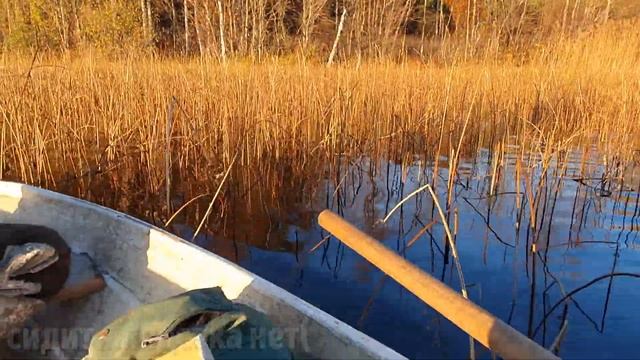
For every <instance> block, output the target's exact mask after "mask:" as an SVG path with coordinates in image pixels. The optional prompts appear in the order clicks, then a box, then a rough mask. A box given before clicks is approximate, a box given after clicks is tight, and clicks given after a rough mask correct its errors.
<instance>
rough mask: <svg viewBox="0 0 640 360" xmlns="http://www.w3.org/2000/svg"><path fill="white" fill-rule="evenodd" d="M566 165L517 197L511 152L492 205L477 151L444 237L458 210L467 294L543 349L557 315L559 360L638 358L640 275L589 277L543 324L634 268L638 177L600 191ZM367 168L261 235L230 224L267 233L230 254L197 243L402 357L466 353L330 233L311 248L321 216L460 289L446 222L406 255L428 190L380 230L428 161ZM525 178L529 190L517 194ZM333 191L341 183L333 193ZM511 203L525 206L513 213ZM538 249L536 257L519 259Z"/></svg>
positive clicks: (207, 242) (215, 244)
mask: <svg viewBox="0 0 640 360" xmlns="http://www.w3.org/2000/svg"><path fill="white" fill-rule="evenodd" d="M568 159H569V161H568V163H567V164H566V166H563V164H562V163H558V162H554V163H553V166H552V168H551V169H550V170H549V171H548V172H547V175H546V176H547V177H546V185H544V184H543V186H541V187H540V188H538V184H539V183H540V181H541V180H540V179H541V176H542V175H541V174H542V172H541V170H540V168H539V167H538V168H535V169H534V171H532V172H527V173H522V174H520V176H519V179H520V181H521V184H522V186H521V187H520V190H519V191H518V189H517V187H516V179H517V176H516V172H515V160H514V157H513V156H509V155H507V156H506V157H505V161H504V163H503V165H504V166H502V167H501V173H500V177H499V180H497V181H495V182H494V183H495V187H494V190H493V194H495V195H494V196H489V194H490V187H491V174H492V166H491V164H492V162H491V158H490V154H489V153H488V152H487V151H480V152H479V153H478V154H477V156H476V157H475V158H472V159H467V160H466V161H465V162H463V163H462V164H461V165H460V171H459V177H458V179H457V180H456V186H455V194H454V201H453V202H452V206H451V211H450V214H451V218H450V223H451V226H452V228H453V227H454V225H453V224H454V222H455V221H454V215H453V214H455V213H456V212H457V218H458V220H457V223H458V226H457V228H458V231H457V235H456V242H457V248H458V251H459V256H460V259H461V264H462V269H463V273H464V277H465V280H466V282H467V285H468V290H469V294H470V298H471V300H472V301H474V302H476V303H478V304H479V305H481V306H482V307H484V308H485V309H487V310H488V311H490V312H491V313H493V314H494V315H496V316H497V317H499V318H501V319H503V320H504V321H506V322H508V323H510V324H511V325H512V326H514V327H515V328H516V329H518V330H519V331H521V332H523V333H524V334H531V335H532V336H533V337H534V339H535V340H536V341H537V342H539V343H543V344H544V345H545V346H547V347H548V346H549V345H550V344H551V343H552V342H553V341H554V339H555V338H556V336H557V335H558V333H559V329H560V327H561V325H562V321H563V318H564V319H566V321H568V327H567V332H566V336H565V337H564V340H563V341H562V342H561V346H560V351H559V355H560V356H562V357H565V358H603V357H608V358H638V357H640V350H638V348H637V347H636V346H635V343H634V341H637V339H640V326H639V325H638V324H640V311H638V310H639V307H638V305H637V304H638V303H640V286H639V285H640V279H639V278H633V277H627V276H622V275H620V276H615V277H609V278H604V279H603V280H600V281H597V282H595V283H594V284H593V285H591V286H588V287H586V288H585V289H584V290H581V291H579V292H577V293H576V294H575V295H574V296H572V299H573V302H571V301H569V302H566V304H567V308H566V314H565V311H564V305H560V306H558V307H557V308H556V309H555V310H554V311H553V312H551V313H550V314H549V316H548V318H547V320H546V321H545V322H542V323H541V321H542V320H543V316H544V314H545V313H547V312H550V309H551V306H553V305H554V304H556V303H557V302H559V301H560V300H561V299H562V297H563V291H564V293H567V292H570V291H572V290H574V289H577V288H579V287H581V286H584V285H585V284H587V283H589V282H590V281H591V280H593V279H596V278H597V277H599V276H603V275H605V276H606V275H607V274H611V273H635V274H638V273H640V250H639V249H640V240H639V239H638V229H639V228H640V208H639V206H638V201H639V199H638V197H639V195H638V191H637V190H638V183H639V182H640V181H639V180H640V177H639V176H638V174H637V173H636V169H628V170H626V172H625V173H624V183H621V182H619V181H613V180H607V181H604V182H603V181H602V174H603V172H606V171H607V168H606V167H605V166H601V165H598V162H597V161H595V162H594V163H588V162H586V163H581V162H580V161H579V154H570V156H569V157H568ZM443 160H444V159H443ZM370 165H371V164H370V163H369V162H368V161H367V160H362V161H361V163H360V164H359V167H358V170H357V171H353V167H352V166H350V167H348V168H345V170H349V169H350V171H345V172H344V173H345V174H347V175H345V176H344V177H342V178H341V181H336V180H327V181H326V183H325V186H324V188H322V189H320V190H318V191H316V193H315V195H314V196H313V197H312V199H313V201H312V203H310V204H307V205H306V208H303V210H300V206H299V205H298V206H296V207H295V208H296V210H291V211H293V212H295V211H299V212H304V213H305V214H307V215H305V216H306V217H305V216H302V215H301V216H290V217H288V218H285V219H283V218H282V217H281V218H278V217H276V216H271V215H269V226H268V227H260V226H258V224H259V223H260V220H259V219H253V222H246V223H242V222H239V223H238V224H236V226H237V227H238V229H243V228H245V229H249V228H252V229H254V230H255V228H258V229H268V230H267V231H266V232H267V234H263V235H262V236H260V231H261V230H258V231H252V230H247V231H246V233H245V235H244V240H242V236H238V237H237V240H236V241H234V243H233V245H229V244H230V241H229V239H225V238H222V237H216V238H214V239H210V238H209V239H204V240H203V239H200V241H201V242H202V245H203V246H207V247H209V248H211V249H212V250H214V251H216V252H218V253H222V254H224V255H225V256H227V257H229V258H231V259H233V260H235V261H237V262H238V263H239V264H240V265H242V266H243V267H245V268H247V269H249V270H250V271H253V272H255V273H257V274H259V275H261V276H263V277H265V278H266V279H268V280H270V281H272V282H274V283H275V284H277V285H279V286H281V287H283V288H285V289H287V290H289V291H290V292H292V293H293V294H295V295H297V296H299V297H301V298H303V299H305V300H306V301H308V302H310V303H312V304H314V305H316V306H317V307H319V308H321V309H323V310H325V311H326V312H328V313H330V314H332V315H334V316H336V317H337V318H339V319H341V320H343V321H345V322H347V323H348V324H350V325H352V326H354V327H356V328H359V329H361V330H362V331H364V332H365V333H367V334H369V335H371V336H372V337H374V338H376V339H378V340H380V341H381V342H382V343H384V344H386V345H388V346H390V347H392V348H394V349H395V350H397V351H398V352H400V353H402V354H404V355H406V356H409V357H411V358H465V357H468V356H469V344H468V338H467V336H466V335H465V334H464V333H463V332H462V331H460V330H459V329H457V328H456V327H455V326H454V325H452V324H451V323H449V322H448V321H447V320H446V319H444V318H442V317H441V316H439V315H438V314H437V313H435V312H434V311H433V310H432V309H430V308H429V307H428V306H427V305H425V304H423V303H421V302H420V301H418V300H417V298H415V297H414V296H413V295H412V294H410V293H409V292H407V291H405V290H403V289H402V288H401V287H400V286H399V285H397V284H396V283H395V282H394V281H393V280H390V279H386V280H385V279H384V276H383V274H381V272H380V271H378V270H377V269H376V268H374V267H373V266H371V265H370V264H369V263H368V262H367V261H366V260H364V259H362V258H361V257H360V256H359V255H357V254H356V253H354V252H353V251H352V250H350V249H348V248H345V247H344V246H343V245H341V244H340V243H339V242H338V241H337V240H336V239H333V238H330V239H328V240H327V241H325V242H322V243H321V244H320V245H319V246H317V244H318V243H319V242H320V241H321V240H322V239H323V238H324V237H325V236H326V235H327V233H326V232H323V231H322V230H321V229H319V228H318V226H317V225H315V221H313V219H314V217H312V216H315V215H317V213H318V212H319V211H321V210H323V209H325V208H327V207H328V208H331V209H333V210H334V211H337V212H339V213H340V214H342V215H343V216H344V217H345V218H346V219H347V220H349V221H351V222H353V223H354V224H356V225H357V226H358V227H360V228H361V229H363V230H364V231H366V232H368V233H370V234H372V235H373V236H374V237H376V238H377V239H379V240H380V241H383V242H384V243H385V244H386V245H387V246H388V247H389V248H392V249H394V250H396V251H398V252H399V253H404V255H405V256H406V258H407V259H408V260H409V261H411V262H412V263H414V264H416V265H417V266H419V267H420V268H422V269H423V270H425V271H427V272H429V273H431V274H432V275H434V276H435V277H437V278H442V279H443V280H444V281H445V282H446V283H447V284H449V285H450V286H451V287H453V288H455V289H459V283H458V277H457V275H456V274H455V267H454V266H452V265H453V263H452V262H449V264H448V265H445V263H444V256H443V254H442V250H443V249H444V230H443V226H442V224H440V223H438V224H436V225H434V226H433V227H432V228H431V229H430V231H429V232H427V233H425V234H424V235H422V236H421V237H420V238H419V239H418V240H417V241H416V242H415V243H414V244H413V245H412V246H411V247H408V248H407V247H406V246H407V243H408V242H409V241H410V240H411V239H412V238H413V237H414V236H415V235H416V233H418V231H420V230H421V229H422V227H423V226H424V225H426V224H428V223H430V222H431V221H432V220H433V219H434V218H437V211H436V212H432V207H433V202H432V201H431V199H430V197H429V196H428V193H427V192H422V193H420V194H419V195H417V196H415V197H414V198H412V199H411V200H409V201H407V202H406V203H404V205H403V206H402V207H401V208H400V209H398V210H397V211H396V212H395V213H394V214H393V215H392V216H391V218H390V220H389V221H388V222H387V223H385V224H381V223H379V220H380V219H382V218H384V217H385V216H386V214H387V213H388V212H389V211H390V210H391V208H393V207H394V206H395V205H396V204H397V203H399V202H400V200H401V199H403V198H404V197H405V196H407V195H408V194H409V193H411V192H413V191H414V190H415V189H417V188H419V187H420V186H422V185H424V184H425V183H430V182H432V180H433V172H432V164H427V166H425V164H423V163H419V162H416V163H413V164H410V166H405V167H402V166H401V165H398V164H393V163H382V164H377V169H376V172H375V173H371V172H370V171H368V169H370V168H371V167H370ZM442 165H443V166H445V165H446V161H444V162H443V163H442ZM425 167H426V168H427V170H425ZM447 176H448V173H447V169H446V168H441V169H440V174H439V177H438V179H439V180H438V184H439V185H438V186H437V189H438V196H439V199H440V202H441V203H443V204H444V202H445V199H446V189H445V185H446V178H447ZM579 178H581V179H582V180H578V179H579ZM529 179H531V185H526V184H528V183H529ZM336 183H340V187H339V188H338V190H336ZM526 186H528V189H533V190H532V191H533V193H532V195H531V198H533V196H534V195H535V194H538V196H539V200H538V213H537V216H536V219H537V221H536V228H537V229H539V231H538V232H537V235H535V234H536V231H535V230H532V229H531V221H530V214H529V210H528V209H530V207H529V206H530V204H529V203H530V201H528V200H525V199H527V196H525V195H523V192H524V191H525V190H524V189H525V187H526ZM528 191H529V190H528ZM518 192H519V193H520V195H518ZM517 198H520V204H519V206H520V208H523V209H525V210H523V211H522V215H519V213H520V210H519V206H518V204H517V201H516V199H517ZM465 199H466V200H465ZM267 211H268V209H267ZM432 214H433V215H434V216H435V217H434V216H432ZM294 215H296V214H294ZM230 216H233V215H230ZM301 218H305V219H307V220H305V221H302V220H300V219H301ZM309 219H311V220H309ZM518 219H521V220H520V228H519V229H517V228H516V223H517V222H518ZM540 219H544V220H542V221H540ZM487 222H488V224H487ZM528 228H529V231H527V229H528ZM238 231H240V230H238ZM249 237H250V238H251V239H248V238H249ZM498 239H500V240H501V241H502V242H501V241H499V240H498ZM534 240H535V241H536V244H537V245H536V248H537V250H538V254H539V257H538V256H537V255H532V253H531V252H527V251H525V249H527V248H528V247H527V244H528V246H529V247H530V246H531V242H532V241H534ZM504 243H506V244H508V245H505V244H504ZM314 247H316V249H313V248H314ZM312 249H313V250H312ZM534 256H535V257H536V258H535V271H534V269H533V262H534V259H533V257H534ZM545 264H546V270H545ZM534 277H535V285H534V284H533V283H534V280H533V279H534ZM554 279H556V280H554ZM560 284H561V285H560ZM532 293H533V296H532ZM532 299H533V301H532ZM563 314H564V315H563ZM565 316H566V317H565ZM536 329H537V331H535V336H534V330H536ZM476 351H477V353H478V357H479V358H490V353H489V352H487V351H486V350H484V349H482V347H481V346H480V345H477V347H476Z"/></svg>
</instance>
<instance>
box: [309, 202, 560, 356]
mask: <svg viewBox="0 0 640 360" xmlns="http://www.w3.org/2000/svg"><path fill="white" fill-rule="evenodd" d="M318 222H319V224H320V226H322V227H323V228H324V229H326V230H327V231H329V232H330V233H331V234H333V235H334V236H335V237H336V238H338V239H339V240H340V241H342V242H343V243H345V244H346V245H347V246H349V247H350V248H351V249H353V250H354V251H355V252H357V253H358V254H360V255H361V256H362V257H364V258H365V259H367V260H368V261H369V262H371V263H372V264H373V265H375V266H377V267H378V268H379V269H380V270H382V271H384V272H385V273H386V274H387V275H389V276H390V277H391V278H392V279H394V280H395V281H397V282H398V283H400V285H402V286H404V287H405V288H406V289H407V290H409V291H410V292H412V293H413V294H414V295H415V296H417V297H418V298H419V299H420V300H422V301H424V302H425V303H426V304H427V305H429V306H431V307H432V308H433V309H434V310H436V311H437V312H439V313H440V314H441V315H442V316H444V317H445V318H447V319H449V320H450V321H451V322H452V323H453V324H455V325H456V326H457V327H459V328H460V329H462V331H464V332H466V333H467V334H469V335H471V336H472V337H473V338H474V339H476V340H477V341H478V342H479V343H481V344H482V345H484V346H486V347H487V348H488V349H491V350H492V351H494V352H495V353H496V354H498V355H499V356H501V357H503V358H505V359H558V357H557V356H555V355H554V354H553V353H551V352H550V351H548V350H547V349H545V348H543V347H542V346H540V345H538V344H537V343H536V342H534V341H533V340H531V339H529V338H528V337H526V336H524V335H523V334H521V333H520V332H518V331H517V330H515V329H514V328H512V327H511V326H509V325H507V324H506V323H505V322H503V321H502V320H500V319H498V318H496V317H495V316H493V315H491V314H490V313H489V312H487V311H486V310H484V309H483V308H481V307H480V306H478V305H476V304H474V303H473V302H471V301H469V300H467V299H465V298H463V297H462V296H461V295H460V294H458V293H457V292H455V291H454V290H453V289H451V288H450V287H448V286H447V285H445V284H444V283H442V282H440V281H439V280H437V279H435V278H434V277H432V276H431V275H429V274H427V273H425V272H424V271H422V270H420V269H419V268H418V267H417V266H415V265H413V264H411V263H410V262H408V261H407V260H405V259H404V258H402V257H401V256H399V255H398V254H396V253H395V252H393V251H391V250H389V249H387V247H385V246H384V245H383V244H382V243H380V242H379V241H377V240H376V239H374V238H372V237H370V236H369V235H367V234H365V233H363V232H362V231H360V230H358V229H357V228H356V227H354V226H353V225H351V224H350V223H348V222H347V221H345V220H344V219H343V218H341V217H340V216H338V215H337V214H335V213H333V212H331V211H329V210H325V211H323V212H322V213H320V215H319V216H318Z"/></svg>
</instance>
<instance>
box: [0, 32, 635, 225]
mask: <svg viewBox="0 0 640 360" xmlns="http://www.w3.org/2000/svg"><path fill="white" fill-rule="evenodd" d="M638 25H639V24H638V22H637V21H626V22H610V23H608V24H607V25H605V26H602V27H599V28H596V29H594V30H592V31H589V32H585V33H582V34H580V35H578V36H573V37H571V38H569V37H566V36H560V35H559V36H558V37H553V38H552V39H550V40H549V42H547V43H546V45H540V46H537V47H535V48H531V49H529V50H528V51H527V53H526V54H524V55H523V54H519V55H518V56H507V55H505V56H501V57H500V58H499V59H496V58H491V59H486V60H477V59H475V60H469V61H463V60H452V62H451V63H442V62H435V61H434V62H427V63H424V62H414V61H411V60H407V61H405V62H402V63H397V62H392V61H383V60H377V61H366V62H348V61H347V62H344V63H341V64H338V65H337V66H331V67H328V66H325V65H324V64H323V63H319V62H314V61H309V60H304V59H300V60H296V59H283V58H271V59H267V60H264V61H261V62H258V63H257V62H254V61H249V60H247V61H244V60H242V59H233V60H228V61H226V62H223V63H221V62H219V61H218V60H217V59H216V58H207V57H203V58H199V59H192V60H185V59H158V58H154V57H150V56H139V57H136V56H133V55H130V56H128V57H124V58H122V59H118V60H113V59H107V58H104V57H101V56H100V55H98V54H95V53H92V52H90V51H83V52H78V53H74V52H69V53H67V54H65V55H58V56H51V55H47V54H42V53H36V54H35V55H33V56H25V55H15V54H14V55H12V54H9V53H5V54H4V55H3V58H2V63H1V67H0V84H1V86H0V121H1V130H0V131H1V138H0V140H1V141H0V151H1V152H2V156H1V162H0V176H2V178H3V179H9V180H17V181H23V182H27V183H32V184H37V185H40V186H45V187H48V188H52V189H56V190H59V191H63V192H66V193H69V194H72V195H76V196H80V197H83V198H87V199H89V200H93V201H98V202H102V203H105V204H107V205H109V206H112V207H115V208H117V209H119V210H123V211H127V212H132V213H134V214H135V215H138V216H142V217H144V218H146V219H152V220H154V221H156V220H157V221H156V222H158V221H160V222H164V221H166V220H167V219H169V217H170V216H171V215H172V212H171V210H172V209H176V208H179V207H180V206H181V205H182V204H184V203H185V202H187V201H188V200H190V199H191V198H193V197H195V196H199V195H203V194H213V193H214V192H215V190H216V189H217V188H218V186H219V185H220V180H221V179H222V178H223V174H224V173H225V171H226V170H227V168H228V167H229V165H230V164H231V162H232V159H234V158H236V157H237V158H236V161H235V164H234V168H233V170H232V172H231V174H230V176H229V179H227V184H228V185H227V186H226V187H225V188H226V190H225V192H226V193H227V197H228V196H229V195H228V194H229V193H234V194H236V195H238V196H239V197H238V199H241V200H242V201H241V204H237V203H236V204H234V205H233V206H241V207H246V209H247V211H248V212H249V213H250V209H252V208H264V207H265V206H266V205H265V202H269V201H271V202H274V206H276V207H277V204H278V202H281V201H287V202H289V203H291V202H293V203H300V204H304V203H305V202H306V201H309V199H310V198H311V197H313V196H314V189H315V187H316V186H317V185H318V184H319V183H320V182H321V181H322V179H337V180H336V184H337V183H339V180H340V178H341V177H342V176H344V174H342V175H340V171H341V169H342V166H341V164H342V165H343V164H345V163H349V162H353V161H354V159H362V158H368V159H374V160H376V161H377V160H379V159H386V160H391V161H393V162H396V163H402V164H411V163H413V162H415V161H416V160H417V159H420V160H424V161H433V160H434V159H438V158H440V157H441V156H444V157H446V158H449V160H447V164H444V165H443V166H444V167H448V166H453V167H457V166H458V163H457V160H456V159H457V158H459V157H469V156H473V155H474V154H475V153H476V152H477V150H478V149H480V148H486V149H491V151H492V152H497V153H500V151H501V150H500V149H502V151H504V147H505V146H518V147H519V148H521V149H522V151H521V153H522V154H528V153H531V152H533V153H540V154H542V155H541V159H537V160H536V159H533V160H532V159H531V158H529V159H528V160H525V159H524V157H522V159H521V160H522V161H521V164H520V165H521V166H522V167H523V168H524V169H525V170H523V171H526V169H527V168H530V167H532V166H537V165H538V162H537V161H542V162H543V163H545V161H546V160H545V159H548V158H549V155H550V154H551V153H552V152H553V151H557V150H559V149H567V148H568V147H576V146H578V147H580V146H582V147H588V148H591V147H595V148H597V149H598V151H599V154H604V155H605V156H606V159H607V160H606V161H607V162H608V163H617V164H625V163H628V162H631V161H634V160H637V155H638V151H637V150H638V149H640V140H639V139H640V137H639V136H638V135H640V121H638V118H639V116H640V67H639V66H638V63H639V62H638V60H639V59H640V51H639V50H638V49H640V34H639V33H638V32H637V31H634V30H635V29H637V26H638ZM172 104H173V105H172ZM169 112H171V113H172V114H171V115H169ZM169 118H171V119H170V122H171V126H167V123H168V121H169V120H168V119H169ZM168 154H169V155H170V159H171V162H170V164H169V168H168V169H167V162H166V161H167V155H168ZM545 154H546V155H545ZM450 155H453V156H452V157H450ZM523 156H524V155H523ZM598 161H604V159H599V160H598ZM374 163H375V161H374ZM435 164H436V165H435V166H436V169H437V166H439V165H438V162H437V161H436V162H435ZM545 164H546V163H545ZM493 166H494V173H496V174H497V171H498V163H496V164H494V165H493ZM454 174H455V173H454ZM168 177H171V178H172V179H173V181H172V182H171V187H170V189H169V192H170V193H171V194H170V195H171V196H170V199H171V201H173V202H175V204H170V205H167V204H166V202H165V201H164V199H165V197H166V196H165V195H166V194H165V193H166V191H165V187H166V183H167V178H168ZM224 178H226V177H224ZM449 182H451V180H450V181H449ZM449 187H451V186H449ZM292 189H293V191H292ZM292 198H293V199H292ZM283 199H286V200H283ZM202 201H203V202H204V204H208V201H210V199H208V198H207V197H206V196H205V197H203V198H202ZM218 201H220V204H222V205H224V204H225V203H226V204H227V205H228V202H226V200H225V196H220V197H219V200H218ZM149 203H155V204H158V206H157V208H156V207H153V208H151V209H149V206H146V205H142V204H149ZM301 206H303V205H301ZM202 212H204V211H202Z"/></svg>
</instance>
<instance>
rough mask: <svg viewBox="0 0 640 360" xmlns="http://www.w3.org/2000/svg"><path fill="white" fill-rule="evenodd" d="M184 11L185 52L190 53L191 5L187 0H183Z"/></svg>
mask: <svg viewBox="0 0 640 360" xmlns="http://www.w3.org/2000/svg"><path fill="white" fill-rule="evenodd" d="M182 12H183V13H184V53H185V55H188V54H189V5H188V4H187V0H182Z"/></svg>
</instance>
